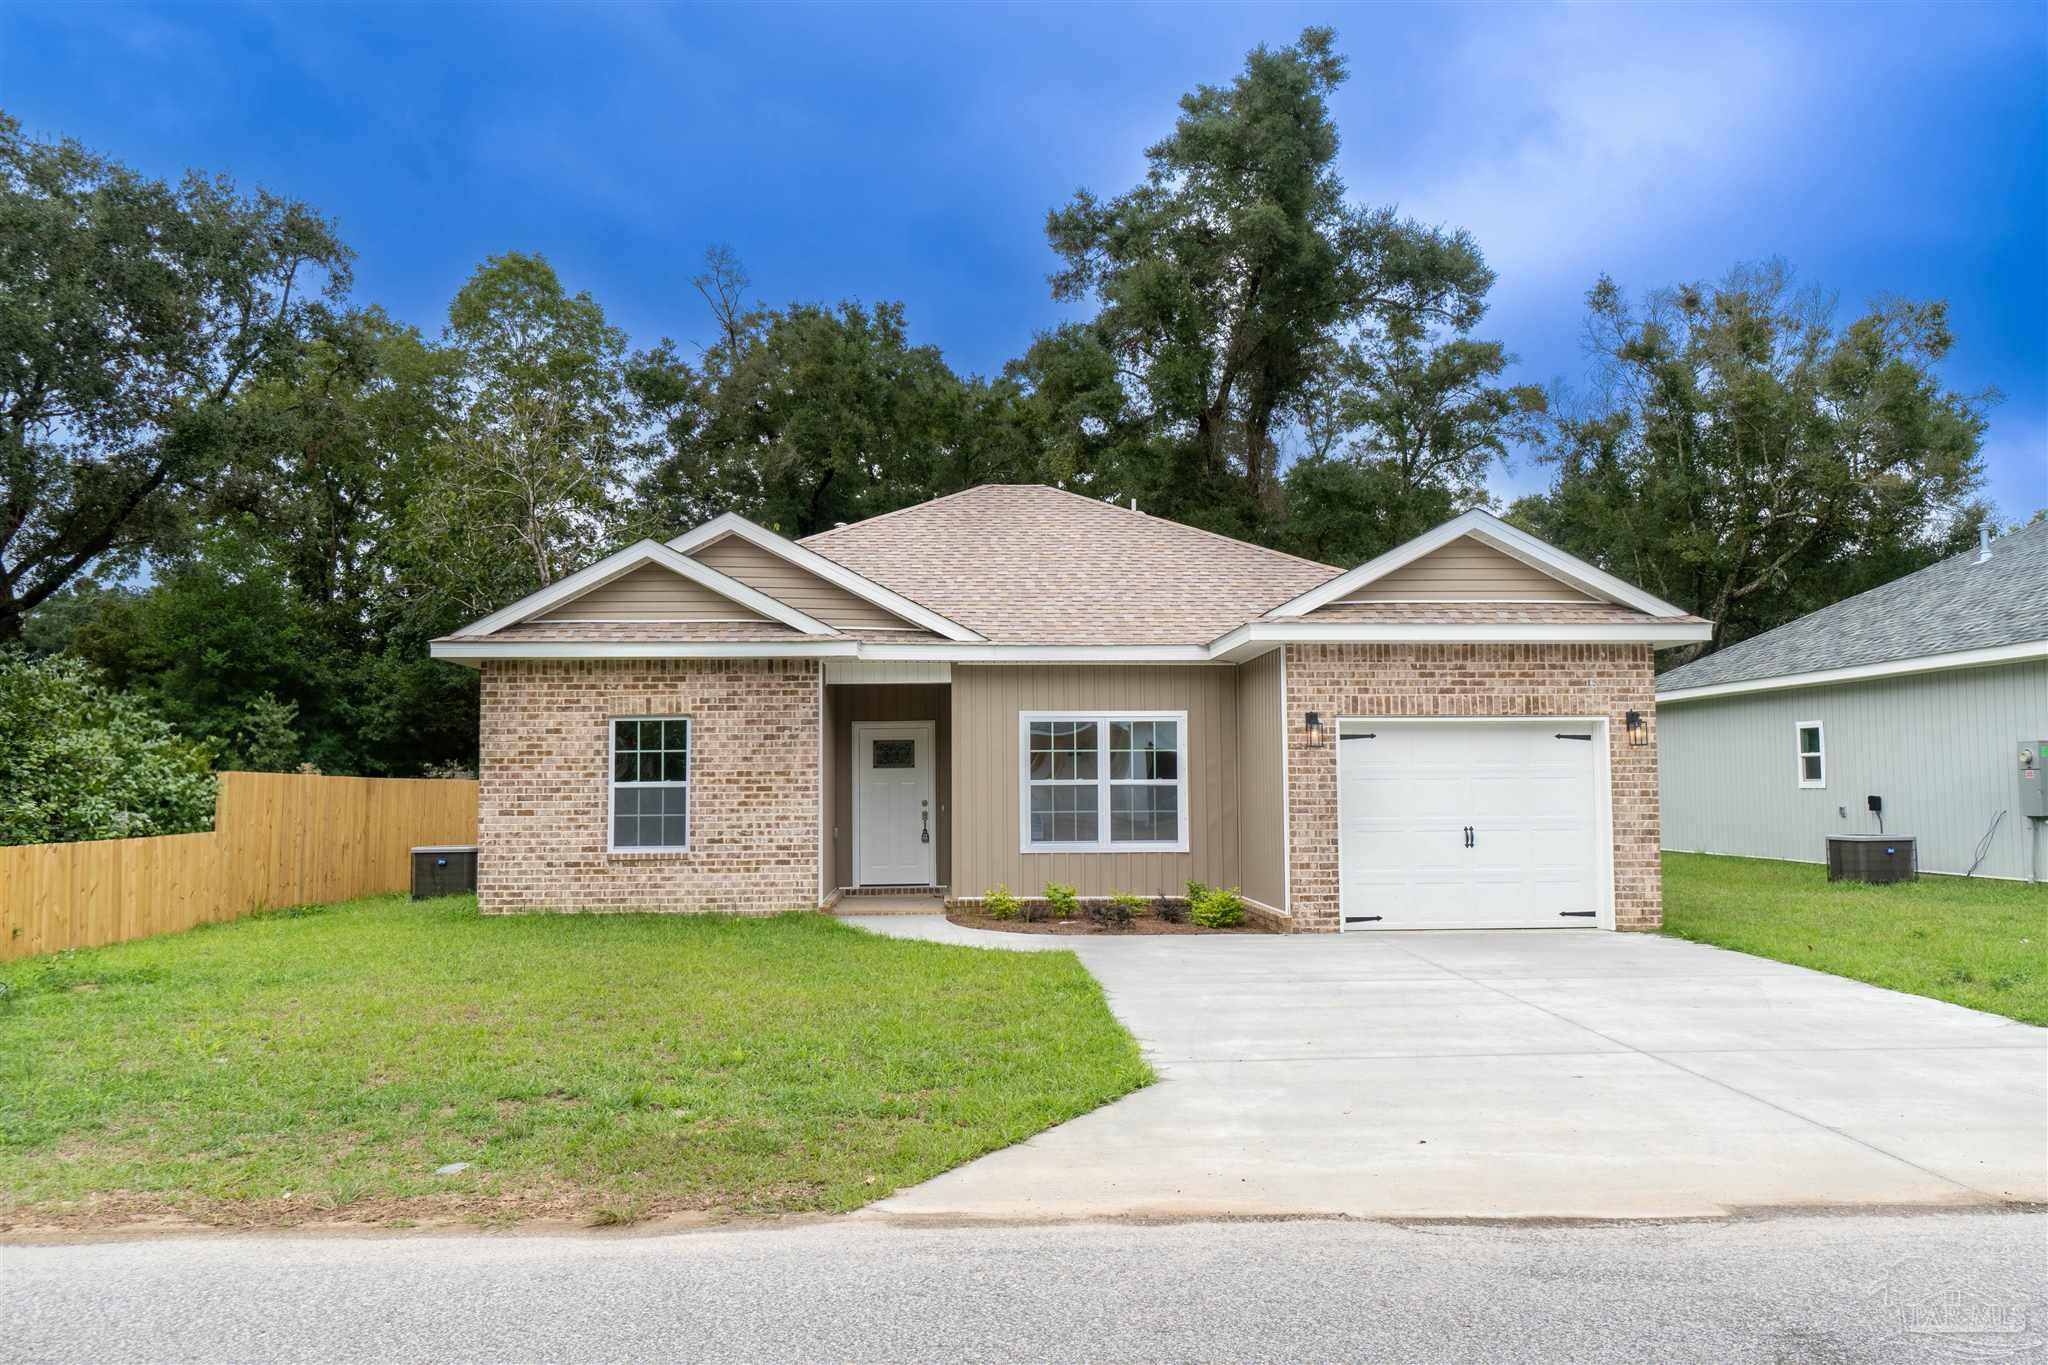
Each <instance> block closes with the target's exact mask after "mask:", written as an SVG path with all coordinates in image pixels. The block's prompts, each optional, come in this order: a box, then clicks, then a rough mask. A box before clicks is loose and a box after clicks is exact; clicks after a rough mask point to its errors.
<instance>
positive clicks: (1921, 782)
mask: <svg viewBox="0 0 2048 1365" xmlns="http://www.w3.org/2000/svg"><path fill="white" fill-rule="evenodd" d="M1816 720H1817V721H1819V722H1821V726H1822V731H1823V739H1824V746H1825V751H1826V765H1825V775H1826V781H1827V785H1826V787H1824V788H1809V789H1804V790H1802V789H1801V788H1800V786H1799V777H1798V766H1797V759H1796V758H1795V754H1796V752H1797V749H1796V746H1797V743H1798V740H1797V731H1796V727H1797V726H1798V725H1799V724H1800V723H1801V722H1805V721H1816ZM1657 728H1658V747H1659V749H1660V751H1661V754H1662V762H1661V765H1660V779H1661V780H1660V785H1661V788H1662V805H1663V809H1664V840H1663V842H1664V847H1665V849H1667V850H1669V851H1673V852H1684V853H1734V854H1741V855H1744V856H1747V857H1754V858H1785V859H1791V860H1793V861H1796V862H1806V863H1817V862H1822V861H1825V859H1826V857H1827V843H1826V840H1827V836H1828V835H1830V834H1876V833H1878V828H1877V820H1876V817H1874V816H1872V815H1871V814H1870V812H1869V810H1868V809H1866V798H1867V797H1869V796H1872V795H1876V796H1880V797H1883V798H1884V828H1885V832H1887V833H1890V834H1895V835H1911V836H1913V838H1914V839H1916V840H1917V841H1918V847H1919V855H1920V867H1921V870H1922V871H1925V872H1950V873H1962V872H1965V871H1967V870H1968V869H1969V866H1970V862H1971V860H1972V858H1973V857H1974V856H1975V854H1976V848H1977V843H1978V841H1979V840H1981V839H1982V838H1983V837H1984V833H1985V831H1986V830H1987V829H1988V828H1989V827H1990V825H1991V822H1992V819H1993V817H1995V816H1996V815H1997V814H1998V812H1999V811H2001V810H2003V811H2004V812H2005V818H2004V819H2003V820H2001V821H2000V822H1999V825H1998V829H1997V832H1996V833H1995V834H1994V835H1993V837H1992V842H1991V846H1990V847H1989V849H1987V850H1986V853H1985V857H1984V862H1983V864H1982V865H1981V866H1980V867H1978V869H1977V875H1978V876H1980V877H2013V878H2024V877H2025V876H2026V875H2027V861H2026V860H2027V856H2028V838H2029V835H2030V833H2031V832H2030V831H2029V830H2028V828H2027V821H2026V820H2025V818H2024V817H2022V816H2021V814H2020V810H2019V784H2020V777H2019V745H2020V742H2021V741H2022V740H2026V739H2042V738H2048V659H2044V660H2040V661H2029V662H2024V663H2018V664H2006V665H2002V666H1998V667H1993V668H1960V669H1950V670H1947V671H1944V672H1940V673H1921V674H1914V675H1911V676H1907V677H1898V678H1879V679H1872V680H1870V681H1867V682H1857V683H1841V684H1836V685H1834V686H1828V687H1801V688H1792V689H1787V690H1783V691H1776V692H1752V693H1746V694H1743V695H1739V696H1733V697H1710V698H1705V699H1703V700H1699V701H1672V702H1665V703H1663V704H1662V705H1660V706H1659V707H1658V709H1657ZM2035 858H2036V865H2035V876H2036V877H2040V878H2048V865H2044V864H2048V831H2044V832H2043V837H2042V838H2041V840H2040V848H2039V849H2038V850H2037V851H2036V854H2035Z"/></svg>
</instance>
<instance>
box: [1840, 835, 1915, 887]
mask: <svg viewBox="0 0 2048 1365" xmlns="http://www.w3.org/2000/svg"><path fill="white" fill-rule="evenodd" d="M1919 877H1920V854H1919V851H1918V850H1917V849H1916V848H1915V847H1914V846H1913V840H1912V838H1911V837H1910V836H1909V837H1907V838H1903V839H1901V838H1894V837H1893V836H1891V835H1889V834H1830V835H1829V836H1828V880H1829V881H1831V882H1910V881H1917V880H1919Z"/></svg>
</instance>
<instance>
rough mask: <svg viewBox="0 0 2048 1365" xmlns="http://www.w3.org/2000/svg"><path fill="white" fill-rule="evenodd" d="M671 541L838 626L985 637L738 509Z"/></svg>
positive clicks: (698, 558)
mask: <svg viewBox="0 0 2048 1365" xmlns="http://www.w3.org/2000/svg"><path fill="white" fill-rule="evenodd" d="M668 544H669V548H670V549H672V550H675V551H677V552H678V553H680V554H685V555H688V556H689V557H690V558H691V559H693V560H696V561H697V562H699V563H702V564H704V565H706V566H707V567H712V568H715V569H717V570H719V571H721V572H726V573H729V575H730V576H731V577H733V578H735V579H739V580H741V581H744V582H746V583H748V584H750V585H752V586H754V587H755V588H758V589H759V590H760V591H762V592H765V593H768V594H771V595H772V596H774V597H775V598H776V599H778V600H780V601H784V602H787V603H789V604H790V605H792V606H794V607H798V608H800V609H802V610H804V611H806V612H809V613H811V614H814V615H816V616H817V617H818V618H819V619H821V620H825V621H829V622H830V623H831V624H832V625H834V626H837V627H839V628H841V629H845V630H898V631H900V630H905V629H915V630H922V631H929V632H931V633H932V634H934V635H938V636H941V637H943V638H945V639H948V640H956V641H963V642H964V641H978V640H980V639H981V638H982V637H981V636H979V635H977V634H976V633H975V632H974V631H972V630H969V629H968V628H967V627H965V626H963V625H961V624H960V623H958V622H957V621H954V620H951V619H949V618H947V617H945V616H942V615H940V614H939V613H938V612H936V611H933V610H932V609H931V608H929V607H928V606H926V605H924V604H923V603H922V602H919V601H915V600H913V599H912V598H910V597H908V596H905V595H904V594H902V593H900V592H897V591H896V590H894V589H893V588H891V587H889V586H887V585H885V584H883V583H880V582H878V581H875V580H874V579H871V578H868V577H866V576H864V575H862V574H861V573H859V572H858V571H856V570H855V569H853V568H850V567H849V566H847V565H844V564H841V563H839V562H837V561H835V560H832V559H830V558H828V557H826V556H824V555H821V554H818V553H816V552H815V551H813V550H810V549H806V548H805V547H804V546H802V545H799V544H798V543H797V542H795V541H793V540H789V539H787V538H786V537H783V536H780V535H777V534H776V533H775V532H773V531H771V530H769V529H768V528H767V527H765V526H757V525H755V524H754V523H753V522H751V521H748V520H747V519H746V518H745V517H742V516H740V515H739V514H738V513H734V512H728V513H726V514H725V515H724V516H720V517H714V518H712V519H711V520H710V521H707V522H705V523H704V524H703V525H702V526H699V527H697V528H696V529H694V530H691V531H686V532H684V533H683V534H682V535H679V536H677V537H676V538H675V539H674V540H671V541H670V542H669V543H668Z"/></svg>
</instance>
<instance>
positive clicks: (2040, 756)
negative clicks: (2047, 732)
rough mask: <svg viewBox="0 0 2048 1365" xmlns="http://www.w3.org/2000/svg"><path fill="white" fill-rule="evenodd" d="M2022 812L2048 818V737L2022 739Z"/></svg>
mask: <svg viewBox="0 0 2048 1365" xmlns="http://www.w3.org/2000/svg"><path fill="white" fill-rule="evenodd" d="M2020 814H2021V815H2025V816H2028V817H2030V818H2032V819H2035V820H2048V739H2023V740H2021V741H2020Z"/></svg>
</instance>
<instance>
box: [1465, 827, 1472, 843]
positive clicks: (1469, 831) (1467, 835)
mask: <svg viewBox="0 0 2048 1365" xmlns="http://www.w3.org/2000/svg"><path fill="white" fill-rule="evenodd" d="M1465 847H1467V848H1471V847H1472V826H1470V825H1467V826H1465Z"/></svg>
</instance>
